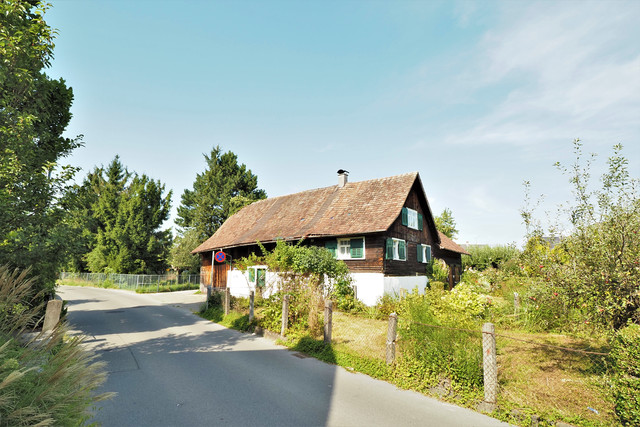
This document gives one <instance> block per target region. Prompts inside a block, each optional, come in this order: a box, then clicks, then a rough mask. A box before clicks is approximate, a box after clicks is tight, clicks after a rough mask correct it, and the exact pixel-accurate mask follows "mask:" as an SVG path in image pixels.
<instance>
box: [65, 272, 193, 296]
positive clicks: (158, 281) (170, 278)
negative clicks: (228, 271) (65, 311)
mask: <svg viewBox="0 0 640 427" xmlns="http://www.w3.org/2000/svg"><path fill="white" fill-rule="evenodd" d="M60 280H61V281H62V282H63V283H64V282H65V281H68V282H70V281H73V282H83V283H86V284H90V285H93V286H101V287H110V288H117V289H128V290H148V291H153V290H154V288H155V290H156V291H157V292H160V291H161V290H166V289H167V288H175V287H179V288H185V289H197V288H199V287H200V275H199V274H176V273H173V274H112V273H69V272H62V273H60Z"/></svg>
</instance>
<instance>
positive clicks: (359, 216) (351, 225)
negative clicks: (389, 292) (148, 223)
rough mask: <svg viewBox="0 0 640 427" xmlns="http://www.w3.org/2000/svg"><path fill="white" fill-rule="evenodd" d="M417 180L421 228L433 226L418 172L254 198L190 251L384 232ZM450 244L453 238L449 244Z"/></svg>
mask: <svg viewBox="0 0 640 427" xmlns="http://www.w3.org/2000/svg"><path fill="white" fill-rule="evenodd" d="M416 181H417V182H418V185H419V190H420V191H421V192H422V196H423V197H424V203H425V226H430V227H433V231H434V232H435V226H434V225H433V220H429V221H427V217H429V219H430V218H431V211H430V208H429V205H428V202H427V200H426V196H424V189H423V188H422V183H421V181H420V176H419V175H418V173H417V172H411V173H406V174H402V175H396V176H391V177H387V178H379V179H371V180H368V181H360V182H348V183H347V184H346V185H345V186H344V187H342V188H339V187H338V186H337V185H333V186H331V187H325V188H318V189H315V190H308V191H303V192H301V193H295V194H289V195H287V196H280V197H272V198H269V199H265V200H260V201H257V202H254V203H252V204H250V205H248V206H245V207H244V208H242V209H241V210H240V211H239V212H237V213H236V214H234V215H232V216H231V217H230V218H229V219H227V220H226V221H225V222H224V224H222V226H221V227H220V228H219V229H218V231H216V233H215V234H214V235H213V236H211V237H210V238H209V239H208V240H206V241H205V242H204V243H202V244H201V245H200V246H198V247H197V248H195V249H194V250H193V253H197V252H205V251H210V250H214V249H225V248H231V247H236V246H244V245H250V244H255V243H256V242H257V241H260V242H262V243H268V242H273V241H275V240H278V239H284V240H299V239H301V238H310V237H321V236H327V237H328V236H344V235H354V234H367V233H375V232H382V231H386V230H387V229H388V228H389V227H390V226H391V225H392V224H393V222H394V221H395V220H396V218H398V215H400V213H401V210H402V207H403V206H404V203H405V201H406V199H407V196H408V195H409V192H410V191H411V188H412V187H413V185H414V184H415V183H416ZM452 243H453V242H452Z"/></svg>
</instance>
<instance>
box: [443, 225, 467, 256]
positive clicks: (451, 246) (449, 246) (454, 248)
mask: <svg viewBox="0 0 640 427" xmlns="http://www.w3.org/2000/svg"><path fill="white" fill-rule="evenodd" d="M438 235H440V249H446V250H447V251H451V252H457V253H459V254H463V255H471V254H470V253H469V252H467V251H466V250H465V249H464V248H463V247H462V246H460V245H459V244H457V243H456V242H454V241H453V240H451V239H450V238H448V237H447V236H446V235H445V234H443V233H442V232H441V231H438Z"/></svg>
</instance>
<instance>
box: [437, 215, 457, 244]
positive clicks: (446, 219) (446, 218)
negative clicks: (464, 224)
mask: <svg viewBox="0 0 640 427" xmlns="http://www.w3.org/2000/svg"><path fill="white" fill-rule="evenodd" d="M434 220H435V221H436V228H437V229H438V230H439V231H440V232H441V233H442V234H444V235H445V236H447V237H448V238H450V239H455V238H456V236H457V235H458V229H457V228H456V221H455V220H454V219H453V213H452V212H451V209H448V208H444V210H443V211H442V213H441V214H440V215H439V216H437V217H435V218H434Z"/></svg>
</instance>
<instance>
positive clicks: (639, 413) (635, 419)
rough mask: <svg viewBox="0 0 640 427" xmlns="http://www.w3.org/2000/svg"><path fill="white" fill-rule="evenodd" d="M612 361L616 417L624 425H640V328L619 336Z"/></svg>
mask: <svg viewBox="0 0 640 427" xmlns="http://www.w3.org/2000/svg"><path fill="white" fill-rule="evenodd" d="M611 357H612V358H613V361H614V363H615V367H616V375H615V377H614V378H613V381H612V394H613V399H614V404H615V407H614V409H615V413H616V415H617V416H618V418H619V419H620V422H621V423H622V425H629V426H631V425H640V325H637V324H630V325H628V326H627V327H625V328H622V329H620V330H619V331H618V332H617V333H616V335H615V337H614V339H613V345H612V351H611Z"/></svg>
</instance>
